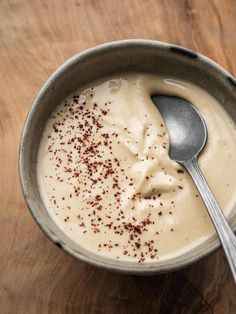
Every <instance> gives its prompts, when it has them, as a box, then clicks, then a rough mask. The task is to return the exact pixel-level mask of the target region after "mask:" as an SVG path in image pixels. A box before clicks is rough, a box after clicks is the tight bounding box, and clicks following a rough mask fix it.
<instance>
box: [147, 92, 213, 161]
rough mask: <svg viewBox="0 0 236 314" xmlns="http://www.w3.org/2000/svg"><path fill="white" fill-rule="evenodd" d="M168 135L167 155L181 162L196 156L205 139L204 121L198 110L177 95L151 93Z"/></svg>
mask: <svg viewBox="0 0 236 314" xmlns="http://www.w3.org/2000/svg"><path fill="white" fill-rule="evenodd" d="M152 101H153V102H154V104H155V105H156V106H157V108H158V110H159V112H160V113H161V115H162V117H163V119H164V121H165V124H166V127H167V130H168V132H169V136H170V150H169V156H170V158H171V159H173V160H175V161H177V162H180V163H183V162H185V161H187V160H190V159H192V158H193V157H195V156H197V155H198V154H199V153H200V151H201V150H202V149H203V147H204V146H205V144H206V141H207V128H206V124H205V121H204V120H203V118H202V116H201V115H200V113H199V112H198V110H197V109H196V108H195V107H194V106H193V105H192V104H191V103H190V102H188V101H186V100H184V99H181V98H179V97H173V96H164V95H153V96H152Z"/></svg>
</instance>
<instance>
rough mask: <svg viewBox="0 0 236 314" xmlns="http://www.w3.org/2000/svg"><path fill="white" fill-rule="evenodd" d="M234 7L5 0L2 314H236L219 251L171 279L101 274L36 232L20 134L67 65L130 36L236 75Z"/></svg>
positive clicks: (201, 0)
mask: <svg viewBox="0 0 236 314" xmlns="http://www.w3.org/2000/svg"><path fill="white" fill-rule="evenodd" d="M235 30H236V1H235V0H209V1H207V0H195V1H190V0H189V1H187V0H186V1H184V0H169V1H168V0H166V1H163V0H126V1H125V0H123V1H121V0H120V1H119V0H104V1H102V0H84V1H83V0H71V1H69V0H67V1H65V0H44V1H42V0H41V1H40V0H38V1H37V0H28V1H26V0H15V1H14V0H1V1H0V143H1V146H0V147H1V148H0V149H1V154H0V178H1V184H0V210H1V215H0V222H1V225H0V239H1V245H0V313H3V314H5V313H11V314H14V313H23V314H28V313H29V314H31V313H135V314H136V313H148V314H149V313H166V314H169V313H219V314H221V313H222V314H228V313H236V298H235V294H236V289H235V285H234V283H233V280H232V277H231V274H230V271H229V267H228V265H227V263H226V260H225V257H224V254H223V252H222V250H219V251H218V252H216V253H215V254H212V255H211V256H209V257H207V258H205V259H203V260H201V261H200V262H198V263H196V264H195V265H193V266H191V267H189V268H187V269H185V270H182V271H179V272H176V273H172V274H165V275H161V276H152V277H136V276H128V275H120V274H116V273H109V272H105V271H102V270H98V269H94V268H92V267H90V266H88V265H85V264H83V263H81V262H78V261H77V260H75V259H73V258H72V257H70V256H68V255H67V254H65V253H64V252H63V251H61V250H60V249H59V248H57V247H56V246H54V245H53V244H52V243H51V242H50V241H49V240H48V239H47V238H46V237H45V236H44V235H43V233H42V232H41V231H40V230H39V228H38V226H37V225H36V224H35V222H34V221H33V219H32V217H31V215H30V213H29V211H28V210H27V208H26V205H25V202H24V200H23V197H22V193H21V189H20V185H19V180H18V174H17V158H18V145H19V139H20V133H21V129H22V126H23V123H24V120H25V117H26V114H27V111H28V110H29V108H30V105H31V103H32V100H33V99H34V97H35V95H36V94H37V92H38V90H39V88H40V86H41V85H42V83H43V82H44V81H45V80H46V79H47V78H48V76H49V75H50V74H51V73H52V71H53V70H54V69H56V68H57V67H58V66H59V65H60V64H61V63H63V62H64V61H65V60H66V59H67V58H68V57H70V56H72V55H73V54H75V53H77V52H79V51H82V50H83V49H85V48H88V47H91V46H94V45H97V44H99V43H103V42H106V41H111V40H117V39H124V38H150V39H158V40H163V41H167V42H170V43H175V44H181V45H183V46H186V47H188V48H191V49H194V50H197V51H199V52H201V53H203V54H205V55H207V56H209V57H210V58H212V59H214V60H215V61H217V62H218V63H220V64H221V65H222V66H223V67H225V68H226V69H227V70H228V71H230V72H231V73H232V74H234V75H236V58H235V53H236V31H235Z"/></svg>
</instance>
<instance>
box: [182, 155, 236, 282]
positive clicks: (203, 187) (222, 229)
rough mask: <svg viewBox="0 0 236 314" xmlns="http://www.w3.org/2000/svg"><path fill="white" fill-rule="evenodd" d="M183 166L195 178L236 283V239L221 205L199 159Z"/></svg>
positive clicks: (194, 159)
mask: <svg viewBox="0 0 236 314" xmlns="http://www.w3.org/2000/svg"><path fill="white" fill-rule="evenodd" d="M183 165H184V166H185V167H186V168H187V170H188V172H189V173H190V175H191V176H192V178H193V181H194V182H195V184H196V186H197V188H198V191H199V192H200V194H201V197H202V199H203V201H204V203H205V205H206V208H207V210H208V213H209V215H210V217H211V220H212V222H213V224H214V226H215V229H216V231H217V233H218V236H219V238H220V241H221V244H222V246H223V249H224V251H225V254H226V257H227V259H228V262H229V265H230V268H231V271H232V274H233V277H234V281H235V283H236V237H235V235H234V233H233V231H232V229H231V228H230V226H229V224H228V222H227V220H226V218H225V216H224V214H223V212H222V210H221V208H220V206H219V204H218V203H217V201H216V199H215V197H214V196H213V194H212V192H211V190H210V188H209V186H208V184H207V182H206V179H205V178H204V176H203V174H202V172H201V170H200V168H199V166H198V162H197V158H196V157H194V158H193V159H192V160H190V161H187V162H184V163H183Z"/></svg>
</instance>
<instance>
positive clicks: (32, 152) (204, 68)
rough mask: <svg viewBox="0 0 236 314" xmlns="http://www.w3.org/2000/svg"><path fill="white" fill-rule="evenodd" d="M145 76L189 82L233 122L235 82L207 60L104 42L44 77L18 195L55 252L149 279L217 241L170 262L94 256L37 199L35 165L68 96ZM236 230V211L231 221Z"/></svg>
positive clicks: (143, 44)
mask: <svg viewBox="0 0 236 314" xmlns="http://www.w3.org/2000/svg"><path fill="white" fill-rule="evenodd" d="M129 71H135V72H149V73H153V74H155V73H156V74H157V75H159V76H166V77H172V78H176V79H181V80H185V81H188V82H190V83H193V84H195V85H197V86H199V87H202V88H203V89H205V90H206V91H207V92H208V93H210V94H211V95H212V96H214V97H215V98H216V99H217V100H218V101H219V103H220V104H221V105H222V106H223V107H224V108H225V109H226V111H227V112H228V113H229V114H230V116H231V117H232V119H233V120H234V121H236V105H235V104H236V93H235V92H236V81H235V79H234V78H233V77H232V76H231V75H230V74H229V73H227V72H226V71H224V70H223V69H222V68H221V67H220V66H218V65H216V64H215V63H214V62H212V61H210V60H209V59H207V58H205V57H203V56H201V55H199V54H197V53H195V52H192V51H189V50H186V49H184V48H181V47H178V46H173V45H168V44H164V43H160V42H155V41H147V40H128V41H120V42H113V43H108V44H105V45H101V46H98V47H96V48H93V49H89V50H87V51H85V52H83V53H82V54H78V55H76V56H75V57H73V58H71V59H70V60H68V61H67V62H66V63H65V64H63V65H62V66H61V67H60V68H59V69H58V70H57V71H56V72H54V74H53V75H52V76H51V77H50V78H49V80H48V81H47V82H46V83H45V85H44V86H43V87H42V89H41V90H40V92H39V94H38V96H37V97H36V99H35V101H34V103H33V106H32V108H31V110H30V112H29V114H28V117H27V120H26V123H25V126H24V130H23V133H22V139H21V146H20V158H19V171H20V179H21V184H22V189H23V193H24V196H25V199H26V202H27V205H28V207H29V209H30V210H31V213H32V214H33V216H34V218H35V220H36V221H37V223H38V224H39V226H40V227H41V228H42V229H43V231H44V232H45V233H46V234H47V235H48V236H49V238H50V239H51V240H52V241H54V242H55V244H57V245H58V246H59V247H61V248H63V249H64V250H65V251H67V252H68V253H70V254H71V255H73V256H75V257H77V258H79V259H80V260H82V261H87V262H89V263H91V264H93V265H96V266H100V267H105V268H108V269H110V270H118V271H121V272H126V273H135V274H152V273H160V272H166V271H172V270H176V269H179V268H182V267H184V266H186V265H188V264H190V263H192V262H194V261H196V260H198V259H199V258H201V257H203V256H205V255H207V254H209V253H210V252H212V251H213V250H215V249H216V248H217V247H218V246H219V241H218V239H217V237H216V236H213V237H211V238H210V239H209V240H207V241H205V242H204V243H202V244H201V245H200V246H198V247H196V248H194V249H192V250H191V251H188V252H186V253H185V254H183V255H181V256H178V257H176V258H174V259H171V260H168V261H163V262H158V263H150V264H136V263H135V264H133V263H128V262H121V261H115V260H114V261H113V260H110V259H107V258H103V257H100V256H98V255H96V254H93V253H91V252H89V251H87V250H86V249H84V248H82V247H80V246H79V245H78V244H76V243H74V242H73V241H72V240H70V239H69V238H68V237H67V236H66V235H65V234H64V233H63V232H62V231H61V230H60V229H59V228H58V227H57V225H56V224H55V223H54V222H53V220H52V219H51V217H50V216H49V214H48V212H47V210H46V209H45V207H44V204H43V202H42V200H41V198H40V194H39V190H38V186H37V178H36V162H37V152H38V147H39V143H40V138H41V134H42V132H43V129H44V127H45V123H46V121H47V119H48V117H49V115H50V113H51V112H52V111H53V110H54V109H55V107H56V106H57V105H58V104H60V102H61V101H62V100H63V99H64V98H65V97H66V96H67V95H68V94H69V93H71V92H73V91H74V90H76V89H78V88H79V87H82V86H84V85H86V84H88V83H89V82H91V81H94V80H96V79H99V78H101V77H104V76H107V75H111V74H115V73H118V72H129ZM230 223H231V225H232V227H233V229H234V230H235V229H236V211H233V212H232V214H231V216H230Z"/></svg>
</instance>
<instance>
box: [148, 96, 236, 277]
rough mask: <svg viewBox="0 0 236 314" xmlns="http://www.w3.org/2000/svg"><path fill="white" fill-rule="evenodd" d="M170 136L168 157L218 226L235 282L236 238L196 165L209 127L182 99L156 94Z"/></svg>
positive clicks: (153, 99)
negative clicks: (179, 167)
mask: <svg viewBox="0 0 236 314" xmlns="http://www.w3.org/2000/svg"><path fill="white" fill-rule="evenodd" d="M152 101H153V102H154V104H155V106H156V107H157V109H158V110H159V112H160V113H161V115H162V117H163V119H164V121H165V124H166V127H167V130H168V132H169V137H170V149H169V156H170V158H171V159H172V160H175V161H177V162H178V163H180V164H181V165H183V166H184V167H185V168H186V169H187V170H188V172H189V173H190V175H191V176H192V179H193V181H194V183H195V184H196V187H197V189H198V190H199V193H200V194H201V197H202V199H203V201H204V203H205V205H206V208H207V210H208V213H209V216H210V218H211V220H212V222H213V224H214V226H215V229H216V231H217V233H218V236H219V238H220V241H221V244H222V246H223V249H224V251H225V254H226V257H227V259H228V262H229V265H230V268H231V271H232V274H233V277H234V281H235V283H236V237H235V235H234V233H233V231H232V230H231V228H230V226H229V224H228V222H227V220H226V218H225V216H224V214H223V213H222V210H221V208H220V206H219V204H218V203H217V201H216V199H215V197H214V196H213V194H212V192H211V190H210V188H209V186H208V184H207V182H206V180H205V178H204V176H203V174H202V172H201V170H200V168H199V166H198V162H197V157H198V154H199V153H200V152H201V150H202V149H203V148H204V146H205V144H206V140H207V127H206V124H205V122H204V120H203V118H202V117H201V115H200V113H199V112H198V111H197V109H196V108H195V107H194V106H193V105H192V104H191V103H189V102H188V101H186V100H183V99H181V98H179V97H172V96H164V95H153V96H152Z"/></svg>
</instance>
